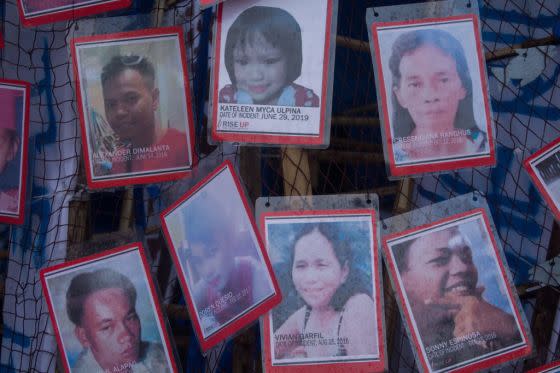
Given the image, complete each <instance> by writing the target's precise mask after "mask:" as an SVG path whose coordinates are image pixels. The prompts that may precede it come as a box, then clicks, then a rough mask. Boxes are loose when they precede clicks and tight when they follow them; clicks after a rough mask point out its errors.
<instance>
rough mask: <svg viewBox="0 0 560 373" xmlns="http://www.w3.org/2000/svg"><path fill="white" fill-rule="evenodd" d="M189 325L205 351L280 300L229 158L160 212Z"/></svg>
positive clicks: (270, 268)
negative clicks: (191, 324) (190, 323)
mask: <svg viewBox="0 0 560 373" xmlns="http://www.w3.org/2000/svg"><path fill="white" fill-rule="evenodd" d="M161 220H162V227H163V231H164V234H165V237H166V239H167V243H168V245H169V250H170V253H171V257H172V259H173V262H174V263H175V267H176V268H177V274H178V277H179V281H180V283H181V287H182V289H183V292H184V294H185V299H186V302H187V306H188V309H189V313H190V315H191V320H192V321H193V327H194V330H195V332H196V334H197V337H198V339H199V341H200V344H201V346H202V349H203V350H207V349H209V348H210V347H212V346H214V345H215V344H217V343H218V342H220V341H221V340H223V339H225V338H227V337H229V336H231V335H232V334H234V333H236V332H237V331H238V330H239V329H241V328H243V327H245V326H247V325H248V324H249V323H251V322H253V321H255V320H256V319H257V318H258V317H260V316H261V315H262V314H263V313H265V312H267V311H269V310H270V309H271V308H272V307H274V306H275V305H276V304H278V303H279V302H280V300H281V295H280V290H279V288H278V284H277V282H276V278H275V277H274V273H273V271H272V267H271V266H270V262H269V260H268V256H267V254H266V252H265V250H264V246H263V244H262V242H261V239H260V237H259V236H258V234H257V232H256V227H255V223H254V220H253V217H252V213H251V212H250V209H249V205H248V202H247V200H246V198H245V197H244V195H243V190H242V188H241V184H240V182H239V179H238V178H237V176H236V175H235V174H234V171H233V166H232V165H231V163H230V162H229V161H227V162H224V163H223V164H222V165H221V166H219V167H218V168H217V169H216V170H214V171H213V172H212V173H211V174H210V175H208V176H207V177H206V178H205V179H203V180H202V181H201V182H200V183H198V184H197V185H196V186H194V187H193V188H192V189H191V190H190V191H189V192H187V193H186V194H185V195H184V196H183V197H181V198H180V199H179V200H178V201H177V202H175V203H174V204H173V205H172V206H171V207H170V208H168V209H167V210H166V211H164V212H163V213H162V214H161Z"/></svg>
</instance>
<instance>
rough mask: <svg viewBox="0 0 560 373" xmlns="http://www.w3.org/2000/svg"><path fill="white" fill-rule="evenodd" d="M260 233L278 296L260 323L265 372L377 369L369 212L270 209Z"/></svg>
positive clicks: (373, 223) (378, 330)
mask: <svg viewBox="0 0 560 373" xmlns="http://www.w3.org/2000/svg"><path fill="white" fill-rule="evenodd" d="M261 231H262V232H263V236H264V240H265V243H266V246H267V250H268V253H269V255H270V257H271V258H272V260H273V264H274V269H275V271H276V274H277V277H278V279H279V283H280V287H281V289H282V294H283V296H284V299H283V301H282V303H281V304H280V305H279V306H278V307H276V308H274V309H273V310H272V311H271V312H270V313H268V314H267V315H265V317H264V318H263V322H262V326H263V355H264V366H265V370H266V371H267V372H324V371H325V370H328V371H330V372H339V371H340V372H362V371H363V372H366V371H367V372H373V371H383V370H384V369H385V355H384V353H385V348H384V333H383V322H382V319H383V307H382V303H383V302H382V299H381V291H382V286H381V272H380V268H381V267H380V262H379V257H378V235H377V220H376V213H375V210H372V209H356V210H308V211H282V212H269V213H264V214H263V215H262V216H261Z"/></svg>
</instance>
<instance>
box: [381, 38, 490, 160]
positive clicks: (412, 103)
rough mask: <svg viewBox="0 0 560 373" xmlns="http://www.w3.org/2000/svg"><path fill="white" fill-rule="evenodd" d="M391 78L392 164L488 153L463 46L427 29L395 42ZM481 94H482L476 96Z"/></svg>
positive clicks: (486, 140)
mask: <svg viewBox="0 0 560 373" xmlns="http://www.w3.org/2000/svg"><path fill="white" fill-rule="evenodd" d="M388 67H389V69H390V72H391V76H392V87H391V101H392V104H393V113H392V114H390V115H391V127H392V129H393V152H394V158H395V163H397V164H398V163H403V162H409V161H418V160H429V159H444V158H450V157H457V156H469V155H477V154H482V153H486V152H488V151H489V143H488V136H487V133H486V132H485V131H484V130H482V129H481V128H486V123H479V125H480V126H479V125H477V123H476V120H475V115H474V107H473V94H478V93H476V92H473V81H472V77H471V74H473V73H478V72H473V71H469V67H468V64H467V58H466V55H465V51H464V50H463V47H462V45H461V42H459V40H457V39H456V38H455V37H454V36H453V35H452V34H451V33H449V32H447V31H445V30H441V29H436V28H426V29H417V30H413V31H407V32H404V33H402V34H401V35H399V36H398V37H397V39H396V40H395V42H394V44H393V46H392V54H391V57H390V59H389V66H388ZM480 94H482V92H480Z"/></svg>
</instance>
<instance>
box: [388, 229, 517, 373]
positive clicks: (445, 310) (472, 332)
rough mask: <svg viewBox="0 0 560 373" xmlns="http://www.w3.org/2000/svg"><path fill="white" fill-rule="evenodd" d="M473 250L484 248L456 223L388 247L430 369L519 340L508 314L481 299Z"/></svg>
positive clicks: (498, 348) (466, 358)
mask: <svg viewBox="0 0 560 373" xmlns="http://www.w3.org/2000/svg"><path fill="white" fill-rule="evenodd" d="M473 249H474V250H476V249H479V250H484V248H475V247H473V245H472V244H471V243H470V241H469V238H468V237H467V236H466V235H464V234H463V233H462V232H461V231H460V229H459V227H458V226H456V225H455V226H453V227H451V228H445V229H442V230H437V231H432V232H429V233H427V234H424V235H422V236H419V237H417V238H414V239H412V240H409V241H406V242H404V243H401V244H398V245H396V246H394V247H393V252H394V254H395V261H396V263H397V267H398V271H399V272H400V276H401V279H402V284H403V285H404V290H405V293H406V294H405V297H406V298H407V299H408V303H409V304H410V308H411V310H412V315H411V317H412V318H413V320H414V322H415V323H416V326H417V328H418V332H419V334H420V337H421V344H422V345H423V346H422V347H423V348H424V349H425V351H426V354H427V356H428V360H429V362H430V364H431V366H432V369H440V368H444V367H449V366H451V365H454V364H457V363H461V362H464V361H466V360H469V359H472V358H476V357H478V356H481V355H485V354H488V353H492V352H496V351H498V350H501V349H504V348H507V347H509V346H512V345H515V344H517V343H519V342H521V341H522V338H521V335H520V332H519V327H518V325H517V323H516V320H515V318H514V317H513V315H512V314H510V313H508V312H505V311H504V310H502V309H501V308H499V307H497V306H495V305H493V304H490V303H489V302H488V301H487V300H486V299H485V298H484V295H485V287H484V286H482V285H481V284H480V282H479V277H478V270H477V268H476V266H475V263H474V261H473ZM503 295H504V296H505V294H503Z"/></svg>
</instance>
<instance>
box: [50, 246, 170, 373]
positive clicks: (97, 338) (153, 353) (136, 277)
mask: <svg viewBox="0 0 560 373" xmlns="http://www.w3.org/2000/svg"><path fill="white" fill-rule="evenodd" d="M140 255H141V254H140V252H139V250H138V246H135V247H133V248H130V247H129V248H128V249H125V250H121V251H120V252H119V253H117V254H115V253H114V252H113V253H112V254H109V255H108V256H106V257H99V258H95V259H92V260H88V261H86V262H81V263H77V264H74V265H72V264H69V265H64V267H63V268H59V269H58V270H57V269H56V267H55V268H53V269H52V270H51V269H47V271H45V273H44V274H43V275H42V276H43V277H44V280H43V284H44V292H45V294H46V295H48V303H49V308H50V310H51V320H52V322H53V324H54V326H55V330H56V331H57V338H58V340H59V344H60V346H59V347H60V350H61V353H62V355H63V360H64V363H65V366H66V367H67V370H68V371H71V372H84V373H86V372H88V373H89V372H100V373H109V372H123V373H124V372H126V373H140V372H142V373H148V372H172V371H173V369H174V366H175V363H174V362H173V357H172V356H171V350H170V347H169V346H170V345H169V339H168V337H167V336H166V335H165V334H164V333H165V332H164V330H163V324H162V318H161V313H160V311H159V309H158V308H157V307H156V304H155V303H154V302H156V300H155V298H154V294H152V292H151V290H150V289H151V288H150V286H149V283H148V281H150V280H149V279H147V277H146V268H145V267H144V265H143V262H142V259H141V256H140Z"/></svg>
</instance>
